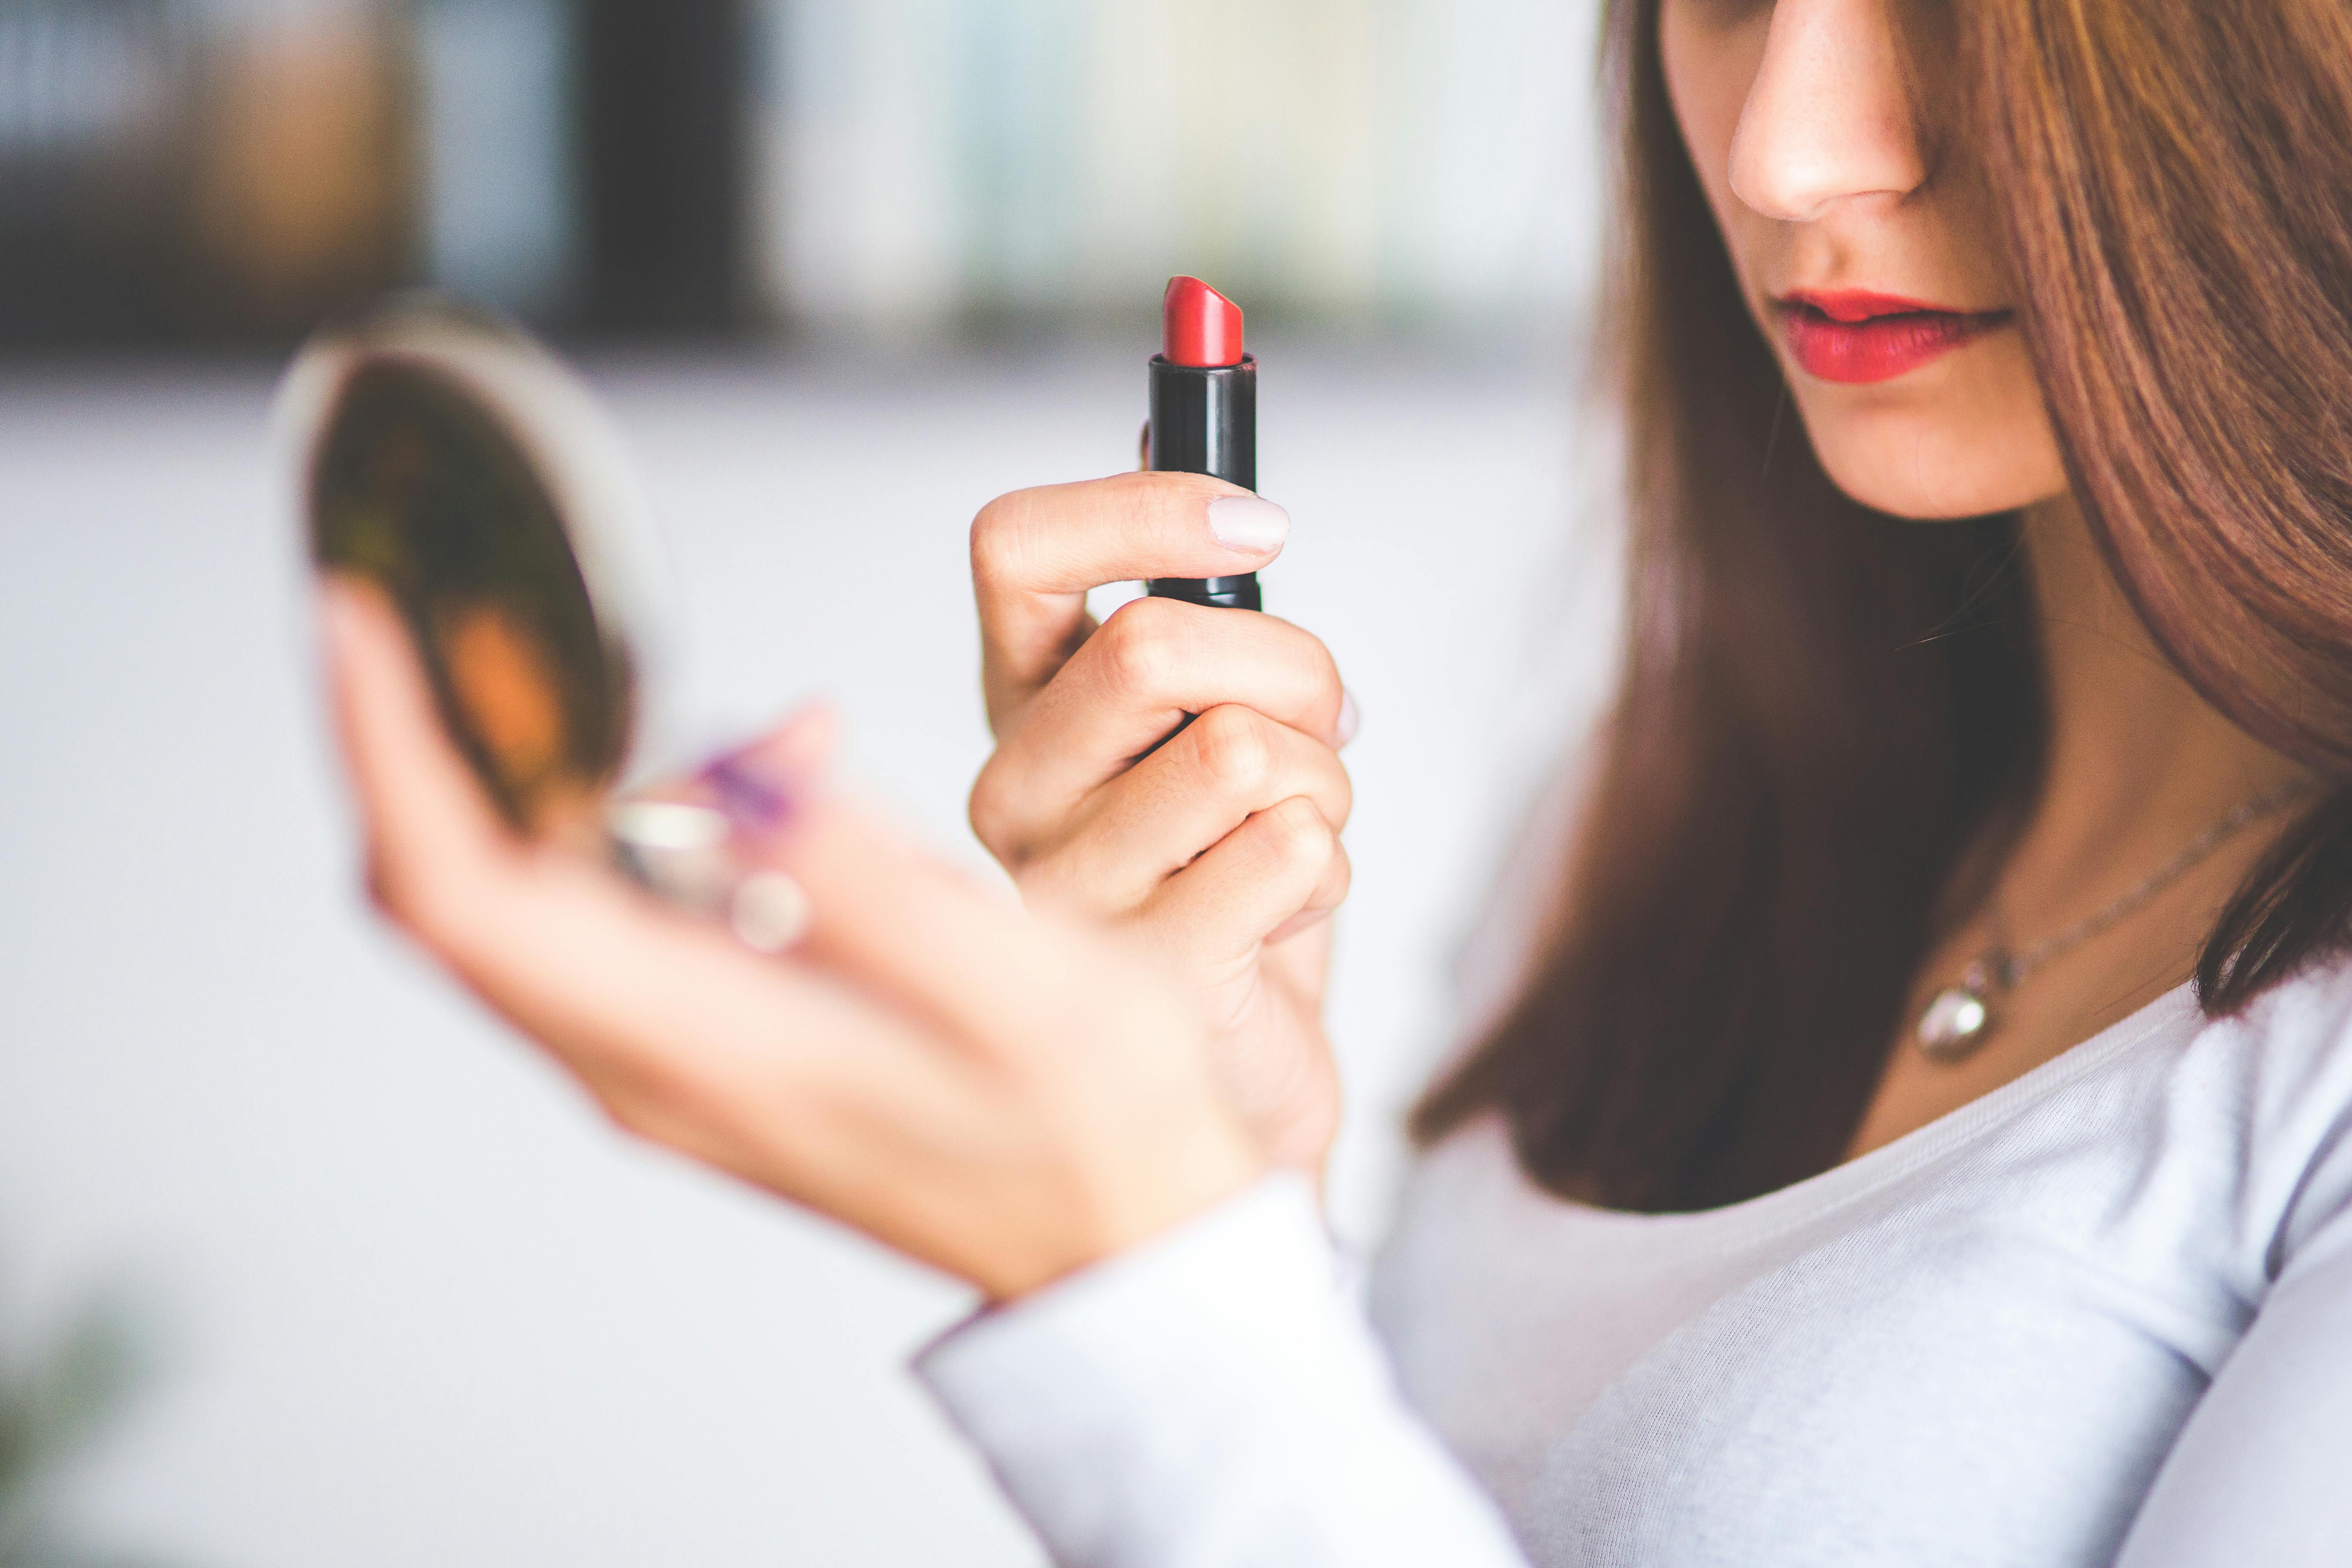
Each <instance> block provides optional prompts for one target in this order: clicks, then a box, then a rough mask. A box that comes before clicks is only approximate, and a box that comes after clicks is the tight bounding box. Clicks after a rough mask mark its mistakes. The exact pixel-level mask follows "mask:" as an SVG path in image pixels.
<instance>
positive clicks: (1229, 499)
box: [1209, 496, 1290, 555]
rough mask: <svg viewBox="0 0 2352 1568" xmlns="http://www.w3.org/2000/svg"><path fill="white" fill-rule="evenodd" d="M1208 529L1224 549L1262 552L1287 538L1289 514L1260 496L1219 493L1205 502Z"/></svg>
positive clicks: (1276, 547) (1268, 550)
mask: <svg viewBox="0 0 2352 1568" xmlns="http://www.w3.org/2000/svg"><path fill="white" fill-rule="evenodd" d="M1209 531H1210V533H1211V534H1213V535H1214V536H1215V538H1216V541H1217V542H1218V543H1220V544H1222V545H1223V546H1224V547H1225V548H1226V549H1228V550H1238V551H1241V552H1244V553H1245V554H1249V555H1264V554H1266V553H1267V552H1270V551H1276V550H1279V549H1281V548H1282V542H1283V541H1284V540H1286V539H1287V538H1289V537H1290V514H1289V513H1288V512H1286V511H1285V510H1282V509H1281V508H1280V507H1278V506H1276V505H1275V504H1274V503H1273V502H1272V501H1270V500H1266V499H1265V497H1264V496H1219V497H1218V498H1217V499H1216V500H1213V501H1211V502H1210V503H1209Z"/></svg>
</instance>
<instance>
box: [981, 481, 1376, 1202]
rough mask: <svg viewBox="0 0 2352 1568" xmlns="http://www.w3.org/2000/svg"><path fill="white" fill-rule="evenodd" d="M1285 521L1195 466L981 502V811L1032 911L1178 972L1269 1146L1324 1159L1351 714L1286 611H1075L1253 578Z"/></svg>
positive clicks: (1166, 603)
mask: <svg viewBox="0 0 2352 1568" xmlns="http://www.w3.org/2000/svg"><path fill="white" fill-rule="evenodd" d="M1288 529H1289V520H1288V518H1287V516H1286V514H1285V513H1284V512H1283V510H1282V509H1281V508H1279V507H1277V506H1276V505H1275V504H1274V503H1272V502H1270V501H1267V500H1262V499H1260V498H1259V497H1256V496H1254V495H1250V494H1249V493H1247V492H1246V491H1244V490H1241V489H1237V488H1236V487H1234V486H1233V485H1229V484H1224V483H1222V482H1220V481H1218V480H1216V479H1210V478H1207V477H1205V476H1201V475H1194V474H1185V473H1146V474H1122V475H1118V476H1115V477H1113V478H1110V479H1095V480H1090V481H1087V482H1085V483H1081V484H1070V485H1056V486H1050V487H1046V488H1044V489H1032V490H1023V491H1018V492H1016V493H1014V494H1012V495H1008V496H1004V497H1001V498H999V499H998V500H994V501H992V502H991V503H989V505H988V506H987V507H986V508H985V509H984V510H982V512H981V514H980V516H979V518H978V519H977V520H976V521H974V523H973V525H972V535H971V550H972V582H973V587H974V591H975V594H976V595H977V597H978V600H979V605H980V623H981V647H982V681H983V684H984V687H985V689H986V694H987V700H988V715H989V721H990V724H991V727H992V729H993V730H994V731H995V734H996V737H997V750H996V752H995V754H994V755H993V756H992V757H991V758H990V759H989V762H988V765H987V766H986V767H985V768H984V769H982V773H981V775H980V779H979V781H978V783H977V784H974V785H973V788H972V794H971V821H972V827H973V829H974V831H975V832H976V833H978V835H979V836H980V839H981V842H982V844H984V845H986V846H987V847H988V848H989V850H990V852H991V853H992V854H993V855H994V856H995V857H996V858H997V859H998V860H999V861H1000V862H1002V863H1003V866H1004V867H1005V868H1006V869H1007V870H1008V871H1010V872H1012V874H1013V879H1014V881H1015V882H1016V883H1017V884H1018V885H1019V886H1020V888H1021V890H1022V895H1023V897H1024V900H1026V901H1027V902H1028V903H1029V904H1030V906H1031V907H1032V908H1036V909H1043V910H1055V911H1060V912H1064V913H1068V914H1074V915H1077V916H1081V917H1083V918H1085V919H1087V920H1088V921H1096V922H1100V923H1106V924H1108V925H1112V926H1115V927H1117V928H1118V929H1121V930H1124V931H1129V932H1132V933H1134V934H1136V935H1137V936H1139V937H1140V938H1141V939H1142V940H1144V941H1145V942H1148V943H1149V944H1150V947H1151V948H1152V949H1153V950H1154V951H1155V952H1159V953H1160V954H1161V955H1162V956H1163V957H1165V958H1166V959H1167V960H1168V961H1169V962H1170V963H1172V964H1173V965H1174V966H1175V968H1176V971H1177V973H1179V974H1180V975H1181V976H1182V977H1183V978H1184V979H1185V980H1187V981H1188V982H1189V983H1190V984H1191V985H1192V988H1193V990H1194V992H1195V994H1196V995H1197V996H1198V997H1199V998H1200V999H1201V1002H1202V1005H1203V1006H1204V1007H1205V1009H1206V1011H1207V1016H1208V1017H1209V1018H1210V1020H1211V1023H1212V1025H1213V1027H1214V1029H1215V1031H1216V1040H1217V1044H1218V1047H1219V1059H1220V1061H1221V1062H1222V1063H1223V1070H1224V1072H1225V1075H1226V1083H1227V1087H1228V1089H1229V1091H1230V1092H1231V1094H1232V1095H1233V1097H1234V1100H1235V1102H1236V1103H1237V1104H1238V1105H1239V1106H1240V1107H1241V1108H1242V1110H1244V1114H1245V1116H1246V1117H1247V1119H1248V1121H1249V1122H1250V1124H1251V1126H1252V1127H1253V1129H1254V1130H1255V1131H1256V1133H1257V1135H1258V1139H1259V1142H1260V1144H1261V1146H1262V1147H1264V1148H1265V1150H1266V1151H1267V1152H1269V1153H1270V1154H1271V1155H1272V1157H1274V1158H1276V1159H1277V1160H1279V1161H1282V1162H1283V1163H1289V1164H1295V1165H1298V1166H1301V1167H1306V1168H1314V1167H1318V1166H1319V1165H1320V1163H1321V1161H1322V1158H1323V1155H1324V1152H1325V1151H1326V1149H1327V1148H1328V1143H1329V1141H1330V1137H1331V1133H1332V1131H1333V1130H1334V1128H1335V1127H1336V1125H1337V1121H1338V1115H1339V1090H1338V1082H1337V1079H1336V1077H1335V1075H1334V1073H1333V1070H1332V1067H1331V1061H1330V1056H1329V1051H1328V1044H1327V1042H1326V1040H1325V1038H1324V1036H1323V1030H1322V1025H1321V1022H1320V1017H1319V1014H1320V1010H1321V1005H1322V994H1323V980H1324V968H1325V960H1326V957H1327V955H1328V924H1326V923H1325V922H1324V917H1325V916H1326V915H1328V913H1329V912H1330V911H1331V910H1333V909H1335V908H1336V907H1337V906H1338V905H1339V901H1340V900H1342V899H1343V898H1344V897H1345V896H1346V893H1347V889H1348V878H1349V870H1348V858H1347V853H1346V851H1345V850H1344V849H1343V848H1342V847H1341V846H1340V843H1339V834H1340V831H1341V829H1343V828H1344V827H1345V826H1346V825H1347V820H1348V815H1349V810H1350V809H1351V807H1352V805H1353V796H1352V793H1351V790H1350V786H1349V780H1348V773H1347V770H1346V768H1345V767H1344V766H1343V765H1342V764H1341V763H1340V761H1339V754H1338V753H1339V747H1341V746H1343V745H1345V744H1346V743H1347V742H1348V740H1349V737H1350V735H1351V734H1352V733H1353V731H1354V728H1355V717H1354V707H1353V704H1352V702H1350V701H1349V698H1348V695H1347V692H1346V690H1345V689H1344V688H1343V687H1342V686H1341V684H1340V680H1339V670H1338V668H1337V667H1336V666H1335V665H1334V664H1333V662H1332V659H1331V656H1330V654H1329V652H1328V650H1326V649H1325V648H1324V647H1323V645H1322V644H1321V643H1320V642H1318V640H1317V639H1316V638H1315V637H1312V636H1310V635H1309V634H1307V632H1305V631H1302V630H1301V629H1299V628H1298V627H1297V626H1293V625H1291V624H1290V623H1289V622H1287V621H1284V620H1282V619H1280V618H1278V617H1276V616H1267V615H1234V614H1232V613H1230V612H1229V611H1227V610H1224V609H1219V608H1213V607H1210V606H1207V605H1199V604H1191V603H1186V602H1183V601H1181V600H1179V599H1174V598H1142V599H1137V600H1135V601H1133V602H1131V603H1129V604H1127V605H1121V606H1120V607H1119V609H1118V611H1117V612H1116V613H1114V614H1113V615H1112V616H1109V618H1108V620H1106V621H1105V622H1104V623H1103V624H1102V625H1101V626H1097V625H1096V624H1095V623H1094V622H1093V620H1092V619H1091V618H1089V617H1088V616H1087V609H1086V593H1087V589H1089V588H1092V587H1097V586H1099V585H1101V584H1109V583H1118V582H1129V581H1134V580H1136V579H1139V578H1151V577H1185V578H1210V577H1219V576H1232V575H1237V574H1243V573H1246V572H1254V571H1255V570H1256V569H1257V568H1259V567H1261V566H1264V565H1265V564H1266V563H1268V562H1270V561H1271V560H1273V559H1274V557H1275V556H1276V554H1277V553H1278V552H1280V550H1281V547H1282V543H1283V541H1284V539H1285V537H1286V535H1287V532H1288ZM1188 714H1192V715H1198V718H1197V719H1196V720H1195V721H1193V722H1192V723H1191V724H1189V725H1185V726H1184V727H1183V729H1182V730H1181V732H1179V733H1176V734H1174V735H1173V736H1172V737H1171V734H1170V732H1171V731H1174V730H1176V729H1177V727H1178V725H1179V724H1181V723H1182V721H1183V720H1184V718H1185V717H1186V715H1188ZM1163 739H1164V740H1165V743H1164V744H1162V743H1161V742H1162V741H1163Z"/></svg>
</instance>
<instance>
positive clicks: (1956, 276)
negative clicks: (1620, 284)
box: [1659, 0, 2066, 518]
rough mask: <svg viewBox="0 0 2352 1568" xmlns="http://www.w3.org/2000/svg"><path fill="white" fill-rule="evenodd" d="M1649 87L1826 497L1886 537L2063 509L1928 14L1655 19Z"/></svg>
mask: <svg viewBox="0 0 2352 1568" xmlns="http://www.w3.org/2000/svg"><path fill="white" fill-rule="evenodd" d="M1659 26H1660V28H1661V40H1660V41H1661V43H1662V45H1663V47H1664V57H1665V71H1666V86H1667V89H1668V91H1669V92H1670V93H1671V95H1672V96H1673V100H1674V106H1675V118H1676V119H1677V120H1678V121H1680V122H1681V125H1682V132H1683V139H1684V141H1685V143H1686V144H1687V145H1688V146H1689V148H1690V155H1691V159H1692V162H1693V163H1696V166H1697V169H1698V173H1699V178H1700V179H1701V181H1702V182H1703V183H1704V184H1706V195H1707V200H1708V202H1709V203H1710V204H1711V205H1713V206H1714V208H1715V216H1716V221H1717V223H1718V224H1720V225H1721V226H1722V229H1723V237H1724V240H1725V243H1726V244H1727V246H1728V247H1729V248H1730V251H1731V259H1732V264H1733V265H1734V267H1736V268H1738V273H1739V282H1740V288H1741V290H1742V292H1744V293H1745V294H1746V296H1747V299H1748V309H1749V310H1751V311H1752V312H1754V314H1755V317H1756V320H1757V322H1758V324H1759V326H1761V327H1762V329H1763V331H1764V335H1765V336H1766V337H1767V338H1769V340H1770V341H1771V342H1772V343H1773V344H1774V345H1775V348H1776V349H1777V351H1778V353H1780V363H1781V366H1782V370H1783V372H1784V374H1786V375H1787V376H1788V379H1789V384H1790V387H1791V388H1793V389H1794V391H1795V393H1796V400H1797V406H1798V409H1799V410H1800V412H1801V414H1802V415H1803V417H1804V421H1805V428H1806V430H1807V431H1808V432H1809V433H1810V434H1811V437H1812V443H1813V448H1814V450H1815V451H1816V452H1818V453H1819V454H1820V456H1821V459H1822V465H1823V467H1825V468H1827V469H1828V470H1829V475H1830V478H1831V479H1833V480H1835V481H1836V483H1837V485H1838V488H1839V489H1843V490H1844V491H1845V492H1846V493H1847V494H1848V495H1850V496H1852V497H1853V499H1854V500H1858V501H1861V502H1863V503H1864V505H1867V506H1873V507H1876V508H1878V509H1880V510H1884V511H1889V512H1893V513H1895V514H1896V515H1898V516H1902V517H1915V518H1951V517H1974V516H1979V515H1981V514H1983V513H1986V512H1992V511H2002V510H2009V509H2011V508H2013V507H2021V506H2025V505H2028V504H2031V503H2032V502H2034V501H2038V500H2047V499H2049V498H2051V497H2053V496H2055V495H2057V494H2059V493H2060V492H2061V491H2063V489H2065V486H2066V480H2065V474H2064V471H2063V468H2062V466H2061V464H2060V461H2059V457H2058V447H2057V441H2056V438H2055V437H2054V436H2053V433H2052V431H2051V427H2050V421H2049V417H2048V416H2047V415H2046V414H2045V413H2044V412H2043V409H2042V394H2041V390H2040V388H2039V386H2038V385H2037V384H2036V383H2035V380H2034V375H2033V367H2032V363H2031V361H2030V360H2029V359H2028V357H2027V355H2026V352H2025V342H2024V338H2023V335H2022V334H2021V332H2020V331H2018V329H2017V325H2016V321H2015V319H2014V316H2013V314H2012V309H2011V308H2012V307H2013V305H2014V304H2015V299H2014V296H2013V295H2012V293H2011V284H2010V281H2009V279H2007V277H2006V276H2005V274H2004V268H2003V267H2002V265H2001V262H2000V258H1999V255H1998V250H1997V245H1998V242H1997V240H1996V238H1995V224H1994V216H1993V214H1994V209H1993V205H1992V202H1991V199H1990V193H1989V192H1988V191H1987V190H1986V189H1985V187H1984V184H1983V183H1982V180H1981V179H1980V178H1979V174H1978V173H1977V162H1976V160H1975V159H1974V158H1973V157H1972V156H1971V153H1972V151H1973V150H1972V149H1970V148H1969V147H1968V146H1966V145H1965V144H1962V143H1960V142H1957V141H1955V140H1954V134H1955V131H1956V128H1955V127H1954V126H1953V125H1952V124H1951V123H1950V122H1949V120H1948V107H1949V104H1950V101H1951V99H1952V91H1951V84H1950V83H1949V81H1948V75H1949V69H1950V66H1949V62H1950V61H1951V60H1952V58H1953V38H1952V37H1951V36H1950V35H1951V26H1952V24H1951V22H1950V19H1949V12H1948V5H1944V4H1940V3H1937V0H1777V3H1776V0H1663V5H1662V8H1661V15H1660V21H1659Z"/></svg>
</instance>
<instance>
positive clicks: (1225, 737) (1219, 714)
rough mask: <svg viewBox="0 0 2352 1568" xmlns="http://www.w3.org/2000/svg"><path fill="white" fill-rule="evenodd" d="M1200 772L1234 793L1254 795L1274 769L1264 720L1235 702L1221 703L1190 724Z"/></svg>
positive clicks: (1218, 787)
mask: <svg viewBox="0 0 2352 1568" xmlns="http://www.w3.org/2000/svg"><path fill="white" fill-rule="evenodd" d="M1192 730H1193V731H1194V732H1195V733H1197V734H1198V736H1199V737H1200V738H1199V739H1198V740H1197V741H1196V742H1193V744H1194V747H1195V751H1196V753H1197V755H1198V756H1199V758H1200V763H1201V771H1202V773H1204V774H1205V775H1207V777H1208V779H1209V782H1210V784H1211V785H1212V786H1213V787H1214V788H1216V789H1218V790H1221V791H1223V792H1226V793H1228V794H1233V795H1254V794H1255V793H1256V792H1257V791H1259V790H1262V789H1264V788H1265V784H1266V781H1267V780H1268V778H1270V777H1271V776H1272V774H1273V772H1274V762H1275V753H1274V739H1273V737H1272V735H1270V734H1269V733H1268V732H1267V721H1265V720H1264V719H1261V718H1260V717H1258V715H1257V714H1255V713H1254V712H1252V711H1251V710H1249V709H1246V708H1244V707H1242V706H1240V705H1239V704H1238V703H1231V702H1228V703H1224V704H1223V705H1221V706H1219V707H1215V708H1212V709H1210V710H1207V711H1206V712H1204V713H1202V715H1201V716H1200V718H1199V719H1197V720H1195V721H1193V723H1192Z"/></svg>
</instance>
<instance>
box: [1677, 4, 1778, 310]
mask: <svg viewBox="0 0 2352 1568" xmlns="http://www.w3.org/2000/svg"><path fill="white" fill-rule="evenodd" d="M1710 7H1712V8H1713V9H1712V10H1710ZM1724 8H1725V7H1724V5H1723V4H1722V0H1665V3H1664V5H1661V6H1660V7H1659V12H1658V51H1659V57H1660V62H1661V64H1662V65H1663V66H1664V70H1665V78H1666V97H1667V99H1668V100H1670V101H1671V102H1672V104H1673V105H1674V111H1675V124H1676V125H1677V126H1678V127H1679V128H1680V129H1681V131H1682V136H1683V146H1684V149H1685V151H1686V152H1688V153H1689V154H1690V161H1691V166H1692V167H1693V168H1695V169H1696V170H1697V172H1698V178H1699V184H1701V185H1702V186H1704V187H1705V188H1706V199H1707V205H1709V206H1711V207H1712V208H1714V209H1715V221H1716V223H1717V226H1719V227H1720V228H1721V229H1722V231H1723V237H1724V243H1725V244H1726V245H1727V247H1729V248H1730V250H1731V254H1732V260H1733V262H1734V264H1735V265H1736V266H1738V268H1739V271H1740V274H1741V276H1742V278H1743V279H1744V278H1746V277H1747V276H1748V263H1749V260H1750V258H1749V256H1748V254H1747V252H1748V250H1749V249H1751V248H1752V242H1753V241H1754V240H1755V238H1756V237H1757V235H1758V232H1759V230H1761V229H1765V228H1769V225H1764V224H1761V223H1760V222H1759V221H1756V215H1755V214H1754V213H1752V212H1750V211H1749V210H1748V207H1747V205H1745V204H1744V203H1742V202H1740V201H1739V200H1738V198H1736V197H1735V196H1734V195H1732V192H1731V143H1732V141H1733V139H1734V138H1735V137H1737V136H1738V132H1739V117H1740V115H1741V113H1742V112H1743V111H1745V110H1746V109H1747V107H1748V92H1749V90H1750V89H1752V88H1753V87H1754V86H1755V84H1756V73H1757V72H1758V71H1759V69H1761V68H1762V67H1763V63H1764V46H1765V42H1766V39H1767V37H1769V30H1770V26H1771V18H1772V8H1771V7H1770V6H1769V5H1743V6H1739V7H1737V9H1738V11H1739V12H1741V13H1742V14H1741V15H1738V16H1729V17H1727V16H1719V15H1716V14H1714V13H1715V12H1717V11H1721V10H1723V9H1724Z"/></svg>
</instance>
